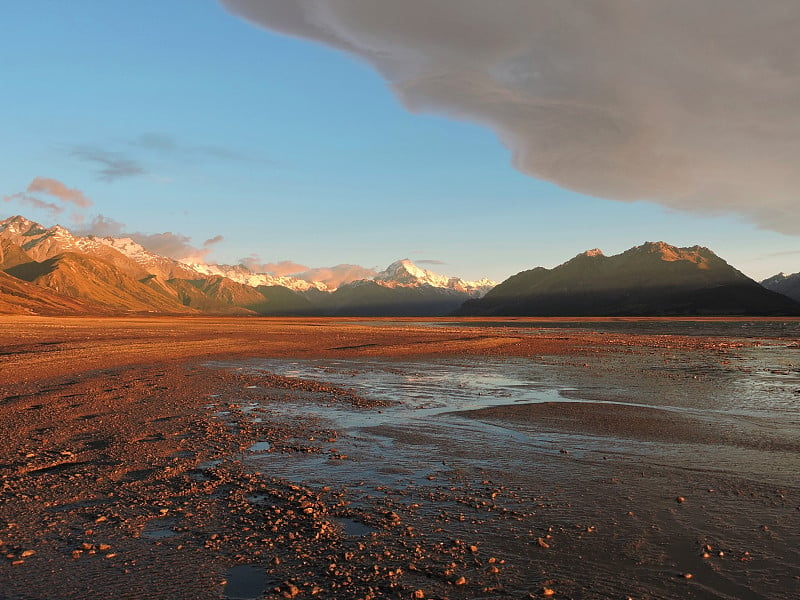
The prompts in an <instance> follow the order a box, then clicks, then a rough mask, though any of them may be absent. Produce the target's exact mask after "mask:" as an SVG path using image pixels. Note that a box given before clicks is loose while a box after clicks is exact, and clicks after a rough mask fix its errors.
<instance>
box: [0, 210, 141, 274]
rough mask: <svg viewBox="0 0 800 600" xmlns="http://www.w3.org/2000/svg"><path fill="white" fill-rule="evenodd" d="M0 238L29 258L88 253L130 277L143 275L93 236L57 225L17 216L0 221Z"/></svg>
mask: <svg viewBox="0 0 800 600" xmlns="http://www.w3.org/2000/svg"><path fill="white" fill-rule="evenodd" d="M0 238H2V239H5V240H8V241H9V242H11V243H13V244H16V245H18V246H20V247H21V248H22V249H23V250H24V251H25V252H26V253H27V254H28V255H29V256H30V257H31V258H32V259H33V260H35V261H39V262H42V261H45V260H47V259H49V258H53V257H54V256H56V255H58V254H63V253H64V252H77V253H79V254H90V255H92V256H97V257H99V258H102V259H103V260H106V261H108V262H110V263H111V264H113V265H115V266H116V267H118V268H120V269H121V270H122V271H124V272H125V273H127V274H128V275H130V276H132V277H137V278H138V277H141V276H144V275H145V274H146V271H145V270H144V269H142V268H141V267H140V266H139V265H138V264H136V262H134V261H132V260H130V259H129V258H128V257H127V256H125V255H124V254H123V253H121V252H119V251H118V250H117V249H115V248H113V247H109V246H108V245H107V244H104V243H102V242H101V241H100V240H99V239H98V238H96V237H94V236H89V237H81V236H76V235H73V234H72V233H71V232H70V231H69V230H68V229H66V228H64V227H62V226H61V225H54V226H53V227H50V228H49V229H48V228H45V227H43V226H42V225H40V224H39V223H35V222H33V221H29V220H28V219H26V218H24V217H20V216H15V217H10V218H8V219H5V220H3V221H0Z"/></svg>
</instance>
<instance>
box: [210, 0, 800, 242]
mask: <svg viewBox="0 0 800 600" xmlns="http://www.w3.org/2000/svg"><path fill="white" fill-rule="evenodd" d="M220 2H221V3H222V4H223V5H224V6H225V7H226V8H227V9H229V10H230V11H231V12H233V13H235V14H237V15H240V16H242V17H244V18H246V19H248V20H250V21H252V22H254V23H257V24H260V25H262V26H264V27H267V28H270V29H273V30H277V31H280V32H283V33H286V34H289V35H292V36H296V37H303V38H307V39H311V40H315V41H317V42H321V43H323V44H326V45H328V46H331V47H334V48H338V49H340V50H343V51H345V52H348V53H350V54H353V55H355V56H357V57H359V58H361V59H362V60H364V61H366V62H367V63H369V64H371V65H372V66H373V67H374V68H375V69H376V70H377V71H379V72H380V73H381V75H382V76H383V77H384V78H385V79H386V80H387V81H388V82H389V83H390V84H391V86H392V89H393V90H394V92H395V93H396V94H397V96H398V97H399V99H400V100H401V101H402V103H403V104H404V105H405V106H406V107H407V108H408V109H409V110H411V111H414V112H433V113H440V114H446V115H449V116H451V117H454V118H458V119H463V120H467V121H472V122H476V123H479V124H482V125H484V126H486V127H489V128H491V129H492V130H493V131H494V132H495V133H496V134H497V136H498V138H499V139H500V141H501V142H502V143H503V144H504V145H506V146H507V147H508V148H509V150H510V151H511V153H512V160H513V164H514V166H515V167H516V168H518V169H519V170H520V171H522V172H524V173H527V174H529V175H532V176H534V177H536V178H540V179H544V180H549V181H552V182H554V183H556V184H558V185H560V186H563V187H565V188H569V189H573V190H577V191H580V192H583V193H587V194H590V195H593V196H598V197H605V198H610V199H615V200H622V201H637V200H646V201H654V202H658V203H661V204H662V205H664V206H668V207H671V208H676V209H679V210H690V211H700V212H706V213H733V214H737V215H740V216H743V217H744V218H746V219H749V220H750V221H752V222H754V223H756V224H757V225H759V226H762V227H765V228H770V229H774V230H778V231H783V232H786V233H791V234H800V210H797V199H798V190H800V169H798V168H797V157H798V156H800V116H798V114H799V113H798V110H797V107H798V98H800V66H799V65H800V45H798V43H797V39H798V26H797V24H798V22H800V3H798V2H796V0H762V1H761V2H759V3H758V6H757V9H756V7H755V6H754V4H752V3H749V2H730V0H703V1H702V2H696V1H688V0H678V1H676V2H664V1H663V0H637V1H636V2H624V1H607V2H561V1H557V0H553V1H540V2H532V1H531V0H504V1H503V2H502V7H501V8H498V6H497V4H496V3H493V2H486V1H485V0H436V1H435V2H431V1H430V0H402V1H398V2H372V1H365V0H336V1H332V0H297V1H295V2H287V1H286V0H261V1H258V2H256V1H255V0H220ZM323 102H324V100H323V99H320V103H323Z"/></svg>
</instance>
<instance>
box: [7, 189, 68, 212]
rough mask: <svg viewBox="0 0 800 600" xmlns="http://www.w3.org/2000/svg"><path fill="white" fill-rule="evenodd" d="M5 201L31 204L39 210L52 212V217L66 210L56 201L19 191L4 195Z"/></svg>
mask: <svg viewBox="0 0 800 600" xmlns="http://www.w3.org/2000/svg"><path fill="white" fill-rule="evenodd" d="M3 202H16V203H19V204H22V205H25V206H31V207H33V208H37V209H39V210H44V211H46V212H48V213H50V216H51V217H55V216H57V215H60V214H61V213H62V212H64V207H63V206H60V205H58V204H56V203H54V202H46V201H45V200H41V199H39V198H37V197H36V196H33V195H31V194H26V193H25V192H18V193H16V194H11V195H8V196H3Z"/></svg>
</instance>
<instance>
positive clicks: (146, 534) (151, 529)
mask: <svg viewBox="0 0 800 600" xmlns="http://www.w3.org/2000/svg"><path fill="white" fill-rule="evenodd" d="M175 525H177V521H176V520H175V519H153V520H152V521H148V522H147V523H145V526H144V529H142V533H141V537H143V538H145V539H147V540H164V539H167V538H171V537H175V536H176V535H178V534H177V533H176V532H175V531H173V530H172V528H173V527H175Z"/></svg>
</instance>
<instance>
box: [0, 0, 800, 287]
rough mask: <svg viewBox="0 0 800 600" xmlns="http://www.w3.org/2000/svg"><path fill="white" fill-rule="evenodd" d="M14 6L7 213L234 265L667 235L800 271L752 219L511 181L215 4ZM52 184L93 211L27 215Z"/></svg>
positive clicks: (467, 149) (437, 124)
mask: <svg viewBox="0 0 800 600" xmlns="http://www.w3.org/2000/svg"><path fill="white" fill-rule="evenodd" d="M3 11H4V19H3V20H4V24H5V27H4V34H3V36H0V71H1V72H2V74H3V75H2V78H3V90H4V91H3V93H2V94H0V130H1V131H2V132H3V141H2V144H3V146H2V147H3V156H2V160H1V161H0V198H4V199H5V200H6V201H5V202H3V203H0V216H2V217H5V216H10V215H12V214H17V213H21V214H24V215H26V216H28V217H29V218H33V219H35V220H38V221H40V222H43V223H45V224H48V225H50V224H54V223H55V222H59V223H61V224H63V225H65V226H78V227H80V226H82V227H84V228H88V227H90V225H91V223H92V221H93V219H95V218H96V217H98V216H99V215H102V216H103V217H104V218H105V219H112V220H113V221H114V222H116V223H117V224H118V225H117V226H116V230H117V231H119V232H140V233H144V234H152V233H161V232H172V233H174V234H176V235H181V236H186V237H188V238H190V242H189V243H191V244H192V245H194V246H195V247H198V248H199V247H201V246H202V245H203V243H204V241H206V240H209V239H211V238H214V237H215V236H222V238H223V239H222V241H219V242H217V243H213V244H209V245H208V248H209V249H210V250H211V252H210V254H209V255H208V256H207V259H208V260H211V261H215V262H224V263H236V262H238V260H239V259H241V258H243V257H247V256H250V255H256V256H257V257H258V259H259V260H261V261H263V262H265V263H268V262H269V263H271V262H277V261H280V260H291V261H293V262H296V263H299V264H302V265H306V266H309V267H322V266H331V265H335V264H339V263H350V264H359V265H362V266H365V267H377V268H384V267H385V266H386V265H388V264H389V263H390V262H392V261H394V260H396V259H399V258H406V257H408V258H411V259H412V260H423V261H440V262H441V263H444V264H441V265H439V264H436V265H435V266H432V267H430V268H432V269H433V270H436V271H438V272H442V273H446V274H451V275H459V276H462V277H464V278H478V277H484V276H485V277H490V278H493V279H497V280H502V279H505V278H506V277H508V276H510V275H512V274H514V273H516V272H518V271H520V270H523V269H527V268H531V267H534V266H538V265H543V266H548V267H549V266H554V265H556V264H558V263H560V262H563V261H565V260H567V259H569V258H570V257H572V256H573V255H575V254H577V253H578V252H581V251H583V250H585V249H589V248H594V247H599V248H601V249H602V250H603V251H604V252H605V253H606V254H614V253H617V252H620V251H622V250H624V249H627V248H628V247H631V246H633V245H637V244H640V243H642V242H644V241H648V240H649V241H655V240H664V241H667V242H669V243H672V244H675V245H680V246H684V245H694V244H700V245H705V246H708V247H710V248H711V249H712V250H714V251H716V252H717V253H718V254H719V255H721V256H722V257H723V258H725V259H726V260H728V262H730V263H731V264H733V265H734V266H736V267H738V268H739V269H741V270H742V271H744V272H745V273H747V274H749V275H751V276H753V277H755V278H759V279H760V278H763V277H766V276H768V275H771V274H773V273H775V272H778V271H786V272H796V271H800V243H798V238H797V236H796V235H795V232H794V231H786V232H783V233H779V232H778V231H774V230H773V229H774V228H772V229H771V228H770V227H769V226H768V224H767V225H765V223H764V220H763V219H762V220H760V221H759V219H757V218H753V219H751V218H750V217H749V216H748V214H747V210H746V209H743V208H742V207H741V206H739V207H737V209H736V210H726V209H725V207H724V206H722V207H721V206H719V205H716V204H713V205H709V206H706V207H704V206H700V207H699V209H697V208H696V207H693V208H691V209H690V210H683V209H682V208H681V207H680V206H676V205H670V204H669V203H668V202H665V201H661V200H659V199H658V198H656V199H655V200H654V201H652V202H646V201H630V200H631V199H630V198H628V201H625V202H622V201H617V200H614V199H613V198H609V197H608V196H609V194H608V193H607V192H606V191H604V192H603V193H599V194H597V197H596V196H594V195H592V194H587V193H579V192H576V191H570V190H568V189H565V188H564V187H559V186H558V185H555V184H551V183H547V182H546V181H544V180H543V179H540V178H537V177H535V176H531V175H529V174H524V173H523V172H521V171H520V170H517V169H515V168H514V167H513V166H512V164H511V153H510V151H509V149H508V148H506V146H504V144H503V143H501V142H500V141H498V137H497V135H496V129H495V130H494V131H493V128H492V126H491V124H490V125H485V124H484V125H480V124H474V123H470V122H465V121H462V120H459V119H458V118H452V117H450V116H448V114H449V113H448V111H447V110H432V111H427V110H423V111H422V112H418V113H412V112H410V111H409V110H407V109H406V108H405V107H404V106H403V104H402V103H401V102H400V100H398V96H397V95H396V94H395V93H393V91H392V89H391V88H390V85H389V84H388V83H387V81H386V73H383V74H380V73H378V72H377V71H376V69H375V68H373V66H371V65H370V64H369V58H368V57H367V58H366V59H365V58H364V57H361V58H356V57H353V56H350V55H347V54H345V53H342V52H340V51H338V50H336V49H332V48H330V47H326V46H325V45H322V44H318V43H315V42H313V41H309V40H304V39H298V38H295V37H286V36H283V35H280V34H278V33H273V32H270V31H268V30H266V29H264V28H261V27H257V26H255V25H253V24H251V23H249V22H247V21H245V20H243V19H241V18H239V17H237V16H234V15H233V14H231V13H230V12H228V11H226V10H225V8H224V7H223V6H221V5H220V4H219V3H217V2H216V1H212V0H169V1H167V2H163V1H154V0H142V1H141V2H133V3H128V2H119V1H108V0H106V1H94V0H78V1H76V2H62V1H42V0H30V1H28V2H24V3H23V2H8V3H5V4H4V7H3ZM476 120H480V119H476ZM523 170H524V169H523ZM37 177H44V178H50V179H54V180H57V181H59V182H62V183H63V184H64V185H65V186H67V187H68V188H71V189H74V190H80V191H81V192H82V193H83V194H84V195H85V196H86V197H88V198H89V199H91V201H92V206H90V207H88V208H85V209H78V208H77V207H69V208H64V210H62V211H61V212H60V213H59V214H54V212H53V211H48V210H43V209H39V208H36V207H34V206H32V205H30V203H26V200H25V196H24V195H22V194H24V193H25V191H26V189H27V188H28V187H29V185H30V184H31V182H32V181H33V180H34V179H35V178H37ZM570 187H573V186H570ZM577 187H580V186H577ZM599 196H604V197H603V198H601V197H599ZM41 198H42V199H49V200H54V199H53V198H44V197H41ZM55 201H56V204H58V202H57V201H58V198H55ZM709 213H714V214H709ZM751 221H753V222H756V223H758V225H755V224H753V223H751ZM779 229H780V228H779ZM156 249H157V248H156ZM426 266H427V265H426Z"/></svg>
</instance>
